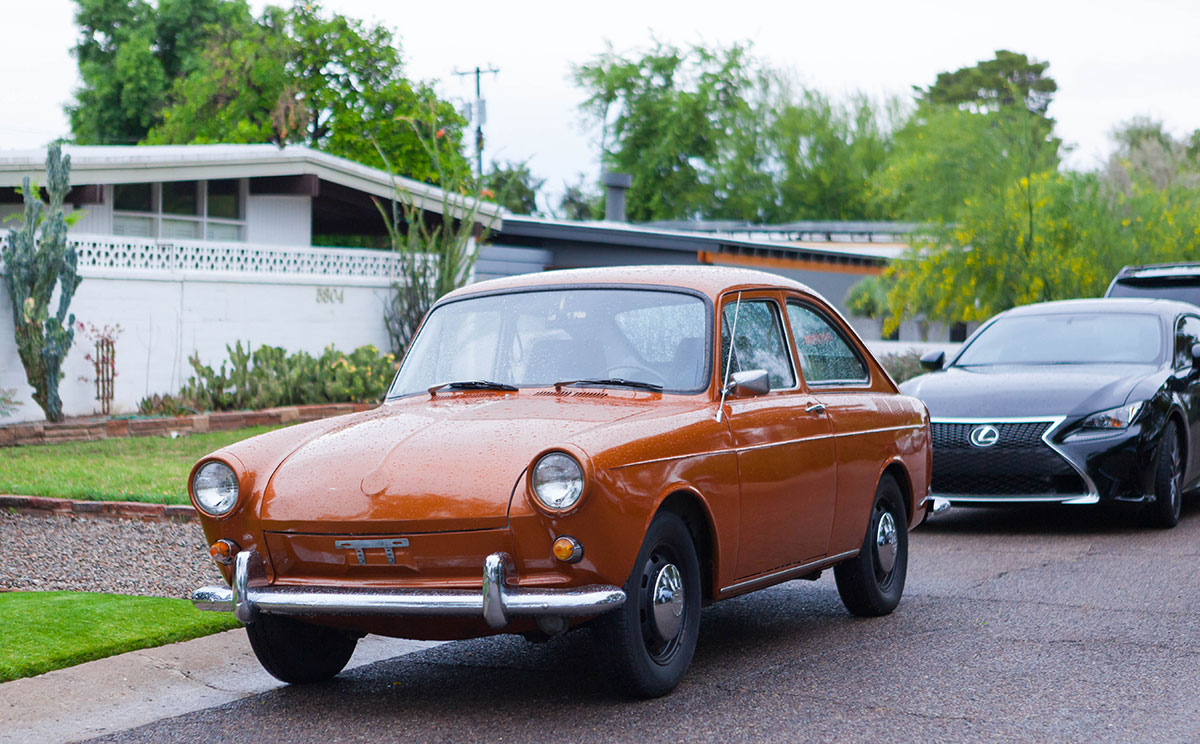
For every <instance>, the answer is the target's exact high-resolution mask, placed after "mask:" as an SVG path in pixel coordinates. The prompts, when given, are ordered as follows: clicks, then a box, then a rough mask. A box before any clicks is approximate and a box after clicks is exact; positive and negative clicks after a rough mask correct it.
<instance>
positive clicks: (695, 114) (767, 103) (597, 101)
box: [575, 43, 890, 222]
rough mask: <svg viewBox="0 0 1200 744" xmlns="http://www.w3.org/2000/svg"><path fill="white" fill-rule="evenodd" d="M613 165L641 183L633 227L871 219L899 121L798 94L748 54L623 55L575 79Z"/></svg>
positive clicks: (699, 50)
mask: <svg viewBox="0 0 1200 744" xmlns="http://www.w3.org/2000/svg"><path fill="white" fill-rule="evenodd" d="M575 81H576V84H577V85H579V86H580V87H581V88H583V89H584V91H585V92H586V93H587V95H588V97H587V99H586V100H585V102H584V104H583V105H582V110H583V112H584V114H585V117H586V119H587V120H588V121H590V122H592V123H593V124H595V125H597V126H598V128H599V130H600V148H601V158H602V162H603V165H604V167H605V168H606V169H608V170H613V171H617V172H622V173H629V174H630V175H632V176H633V187H632V188H631V189H630V192H629V195H628V200H629V202H628V203H629V206H628V209H627V212H628V215H629V217H630V219H631V220H633V221H643V220H651V219H690V218H713V219H737V220H745V221H750V222H762V221H772V222H783V221H790V220H798V219H871V218H878V217H882V216H884V214H883V211H882V209H881V208H880V207H879V206H878V205H877V203H876V201H875V200H874V198H873V196H872V188H873V186H872V180H873V175H874V172H875V171H876V170H877V169H878V168H879V167H881V164H882V162H883V160H884V156H885V155H886V152H887V142H888V132H889V130H890V120H889V118H888V116H887V114H888V113H890V112H889V111H888V110H886V109H885V108H884V107H878V106H876V105H875V104H874V103H873V102H871V101H869V100H868V99H866V98H865V97H862V96H858V97H856V98H854V100H853V101H852V102H851V103H850V104H849V105H841V104H837V103H834V102H832V101H830V100H829V99H828V98H826V97H825V96H822V95H820V94H818V93H816V92H814V91H809V90H805V89H802V88H798V87H797V86H795V85H792V84H790V83H789V82H788V81H787V78H786V76H785V75H783V74H781V73H779V72H778V71H775V70H772V69H771V68H769V67H766V66H764V65H763V64H762V63H761V62H759V61H758V60H756V59H755V58H754V57H753V56H751V54H750V50H749V48H748V47H747V46H745V45H733V46H730V47H726V48H713V49H710V48H705V47H702V46H693V47H689V48H686V49H681V48H679V47H675V46H671V45H668V44H663V43H656V44H655V45H654V46H653V47H652V48H650V49H649V50H647V51H644V52H642V53H640V54H635V55H632V56H623V55H619V54H617V53H615V52H614V51H613V50H612V49H611V47H610V48H609V49H608V50H607V51H606V52H605V53H603V54H601V55H600V56H598V57H596V58H595V59H593V60H592V61H591V62H589V63H588V64H585V65H581V66H578V67H576V68H575Z"/></svg>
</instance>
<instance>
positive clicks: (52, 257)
mask: <svg viewBox="0 0 1200 744" xmlns="http://www.w3.org/2000/svg"><path fill="white" fill-rule="evenodd" d="M70 176H71V157H70V156H69V155H68V156H65V157H64V156H63V154H62V148H60V147H59V146H58V145H57V144H55V145H51V146H50V148H49V150H48V152H47V154H46V181H47V183H46V191H47V193H48V194H49V196H50V203H49V206H48V207H47V206H46V205H43V204H42V201H41V199H40V190H39V189H38V188H37V187H36V186H33V185H31V184H30V181H29V179H28V178H26V179H25V180H24V182H23V184H22V187H21V193H22V196H23V198H24V201H25V212H24V215H23V219H22V224H21V227H20V229H18V230H14V231H12V233H11V234H10V235H9V238H8V243H7V245H6V246H5V247H4V250H3V252H2V253H0V258H2V259H3V262H4V284H5V288H6V289H7V290H8V297H9V300H10V301H11V302H12V313H13V331H14V335H15V336H16V342H17V355H18V356H19V357H20V358H21V364H22V365H23V366H24V367H25V379H26V380H28V381H29V385H30V386H31V387H32V388H33V400H34V402H36V403H37V404H38V405H39V406H40V407H41V409H42V411H44V412H45V414H46V418H47V419H48V420H50V421H62V420H63V411H62V400H61V399H60V398H59V395H58V383H59V381H60V380H61V379H62V376H63V374H62V363H63V359H65V358H66V356H67V352H68V351H69V350H70V349H71V342H72V340H73V339H74V336H75V328H74V326H75V314H74V313H71V314H70V315H68V313H67V311H68V308H70V306H71V298H72V297H73V296H74V295H75V289H76V288H77V287H78V286H79V281H80V279H79V274H78V272H77V271H76V263H77V260H78V259H77V256H76V254H75V247H74V246H72V245H71V244H69V243H68V242H67V220H66V218H65V217H64V215H63V199H64V198H65V197H66V195H67V192H68V191H70V190H71V183H70ZM56 289H57V296H58V308H57V310H56V312H55V313H54V314H53V315H51V314H50V303H51V302H52V300H53V299H54V297H55V294H56V292H55V290H56Z"/></svg>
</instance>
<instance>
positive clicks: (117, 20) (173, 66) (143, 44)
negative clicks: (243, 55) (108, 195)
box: [67, 0, 250, 144]
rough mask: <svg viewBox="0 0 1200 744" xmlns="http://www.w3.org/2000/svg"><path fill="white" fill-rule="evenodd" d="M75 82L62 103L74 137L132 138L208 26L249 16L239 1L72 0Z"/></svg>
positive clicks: (140, 133)
mask: <svg viewBox="0 0 1200 744" xmlns="http://www.w3.org/2000/svg"><path fill="white" fill-rule="evenodd" d="M76 5H77V6H78V7H77V9H76V13H75V23H76V25H77V26H78V27H79V37H78V40H77V41H76V44H75V47H74V50H73V51H74V54H75V57H76V59H77V61H78V63H79V76H80V79H81V80H82V83H83V84H82V86H81V87H80V88H79V90H77V91H76V93H75V101H74V103H73V104H71V105H69V106H67V114H68V117H69V119H70V122H71V132H72V134H73V136H74V139H75V141H76V142H78V143H80V144H134V143H136V142H139V141H141V140H142V139H143V138H144V137H145V136H146V133H147V132H148V131H149V130H150V128H151V127H152V126H153V125H154V124H155V123H157V122H158V119H159V112H160V110H161V108H162V106H163V104H164V102H165V97H166V93H167V90H168V88H169V87H170V85H171V82H172V80H174V79H175V78H177V77H178V76H180V75H181V74H183V73H184V72H185V71H186V70H187V69H189V68H190V67H191V66H192V65H194V64H195V63H196V54H197V53H198V52H199V51H201V50H202V49H203V48H204V47H205V45H206V44H207V42H208V38H209V36H210V35H211V33H213V31H214V29H218V28H221V27H223V26H228V25H230V24H236V23H239V22H243V21H245V20H248V19H249V17H250V11H249V6H248V5H247V4H246V2H245V1H244V0H159V3H158V5H157V7H155V6H153V5H151V4H150V3H149V2H146V0H76Z"/></svg>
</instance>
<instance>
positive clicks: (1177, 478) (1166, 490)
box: [1146, 419, 1183, 529]
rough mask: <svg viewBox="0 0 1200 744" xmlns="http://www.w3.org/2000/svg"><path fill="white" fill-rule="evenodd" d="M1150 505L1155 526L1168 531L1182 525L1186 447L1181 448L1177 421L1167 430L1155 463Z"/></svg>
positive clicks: (1167, 427) (1151, 518) (1148, 505)
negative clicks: (1180, 521)
mask: <svg viewBox="0 0 1200 744" xmlns="http://www.w3.org/2000/svg"><path fill="white" fill-rule="evenodd" d="M1146 506H1147V512H1146V516H1147V518H1148V521H1149V523H1150V526H1151V527H1159V528H1162V529H1167V528H1170V527H1174V526H1175V525H1177V524H1179V513H1180V511H1181V509H1182V506H1183V448H1182V447H1180V446H1179V432H1178V426H1177V425H1176V424H1175V421H1174V419H1172V420H1170V421H1168V422H1167V425H1166V426H1165V427H1163V434H1162V439H1161V440H1160V441H1159V444H1158V458H1157V459H1156V460H1155V462H1154V501H1153V502H1151V503H1149V504H1147V505H1146Z"/></svg>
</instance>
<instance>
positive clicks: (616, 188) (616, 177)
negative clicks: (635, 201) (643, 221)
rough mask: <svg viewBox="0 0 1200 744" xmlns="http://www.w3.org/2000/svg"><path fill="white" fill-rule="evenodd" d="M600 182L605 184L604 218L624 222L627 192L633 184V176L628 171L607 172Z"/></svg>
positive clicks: (609, 220)
mask: <svg viewBox="0 0 1200 744" xmlns="http://www.w3.org/2000/svg"><path fill="white" fill-rule="evenodd" d="M600 182H601V183H603V184H604V219H605V220H607V221H608V222H624V221H625V192H626V191H627V190H629V187H630V186H632V185H633V176H631V175H629V174H628V173H605V174H604V177H603V178H601V179H600Z"/></svg>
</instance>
